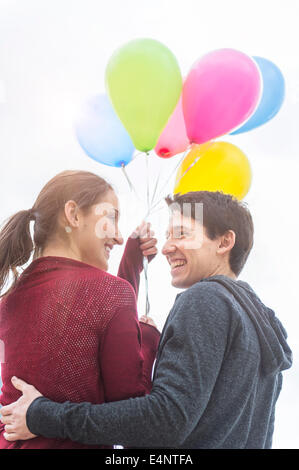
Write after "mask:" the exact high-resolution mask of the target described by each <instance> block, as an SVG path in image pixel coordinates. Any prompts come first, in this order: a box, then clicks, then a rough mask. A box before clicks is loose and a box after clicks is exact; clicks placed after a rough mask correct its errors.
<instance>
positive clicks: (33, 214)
mask: <svg viewBox="0 0 299 470" xmlns="http://www.w3.org/2000/svg"><path fill="white" fill-rule="evenodd" d="M28 216H29V219H30V220H35V219H36V216H35V210H34V209H33V208H31V209H28Z"/></svg>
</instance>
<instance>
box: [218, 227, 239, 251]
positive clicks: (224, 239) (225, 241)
mask: <svg viewBox="0 0 299 470" xmlns="http://www.w3.org/2000/svg"><path fill="white" fill-rule="evenodd" d="M235 243H236V234H235V232H234V231H233V230H227V231H226V232H225V233H224V234H223V235H221V237H220V241H219V246H218V249H217V253H218V254H223V253H226V252H229V251H231V250H232V249H233V247H234V245H235Z"/></svg>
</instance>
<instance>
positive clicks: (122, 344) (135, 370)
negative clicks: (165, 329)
mask: <svg viewBox="0 0 299 470" xmlns="http://www.w3.org/2000/svg"><path fill="white" fill-rule="evenodd" d="M132 297H133V293H132ZM142 329H143V328H142ZM142 329H141V328H140V326H139V321H138V318H137V312H136V307H135V298H134V301H133V302H132V306H131V307H130V306H125V307H121V308H119V309H118V311H117V312H116V314H115V315H114V317H113V318H112V320H111V321H110V323H109V325H108V327H107V329H106V332H105V335H104V337H103V340H102V342H101V348H100V353H99V360H100V364H101V374H102V379H103V383H104V389H105V401H106V402H110V401H116V400H125V399H126V398H130V397H136V396H143V395H145V394H146V393H149V392H150V390H151V371H152V367H153V363H154V360H155V356H156V352H157V348H158V341H159V336H160V335H159V332H158V330H156V329H155V328H152V330H151V331H150V332H148V334H143V332H142Z"/></svg>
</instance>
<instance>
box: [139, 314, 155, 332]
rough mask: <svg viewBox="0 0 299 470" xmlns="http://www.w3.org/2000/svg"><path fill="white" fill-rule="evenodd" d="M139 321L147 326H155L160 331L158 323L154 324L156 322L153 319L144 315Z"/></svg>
mask: <svg viewBox="0 0 299 470" xmlns="http://www.w3.org/2000/svg"><path fill="white" fill-rule="evenodd" d="M139 321H141V322H142V323H146V324H147V325H151V326H154V327H155V328H156V329H158V327H157V325H156V323H155V322H154V320H153V319H152V318H151V317H147V316H146V315H142V316H141V317H140V318H139Z"/></svg>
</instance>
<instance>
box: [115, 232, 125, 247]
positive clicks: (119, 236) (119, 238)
mask: <svg viewBox="0 0 299 470" xmlns="http://www.w3.org/2000/svg"><path fill="white" fill-rule="evenodd" d="M114 240H115V243H116V245H123V243H124V239H123V237H122V234H121V233H120V231H118V232H117V233H116V235H115V237H114Z"/></svg>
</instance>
